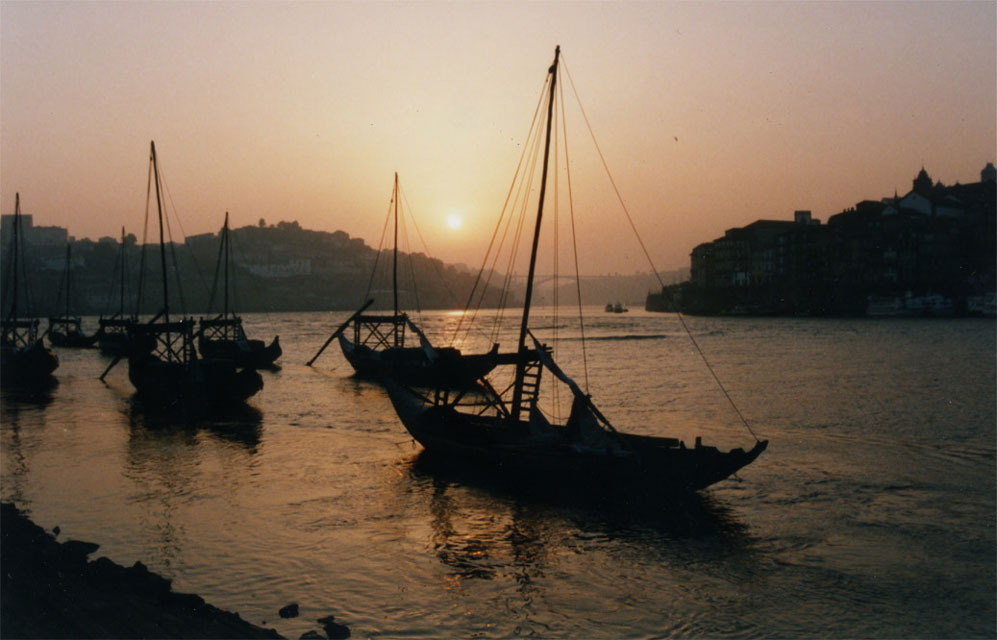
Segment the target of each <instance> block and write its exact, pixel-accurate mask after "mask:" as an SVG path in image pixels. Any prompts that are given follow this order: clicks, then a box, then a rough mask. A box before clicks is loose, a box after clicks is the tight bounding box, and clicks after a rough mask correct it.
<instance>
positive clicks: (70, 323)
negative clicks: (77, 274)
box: [48, 242, 98, 349]
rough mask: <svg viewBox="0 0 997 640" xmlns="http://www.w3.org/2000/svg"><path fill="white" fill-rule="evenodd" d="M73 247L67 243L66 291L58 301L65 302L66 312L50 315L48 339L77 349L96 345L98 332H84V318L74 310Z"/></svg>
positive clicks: (60, 345)
mask: <svg viewBox="0 0 997 640" xmlns="http://www.w3.org/2000/svg"><path fill="white" fill-rule="evenodd" d="M72 247H73V245H72V244H71V243H69V242H67V243H66V272H65V276H64V277H63V280H62V290H63V291H65V292H66V295H65V299H64V300H63V298H62V295H61V291H60V295H59V296H58V297H59V298H60V299H59V301H58V302H65V307H64V313H63V314H62V315H61V316H49V318H48V339H49V342H51V343H52V345H53V346H56V347H70V348H76V349H90V348H93V347H95V346H96V343H97V337H98V334H97V333H94V334H92V335H89V336H88V335H86V334H85V333H83V327H82V326H81V325H82V319H81V318H80V316H79V315H76V314H74V313H73V312H72V295H73V263H72Z"/></svg>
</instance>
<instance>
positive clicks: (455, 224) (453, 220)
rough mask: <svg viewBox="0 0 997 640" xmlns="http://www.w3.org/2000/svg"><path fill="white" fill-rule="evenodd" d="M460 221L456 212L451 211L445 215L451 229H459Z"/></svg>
mask: <svg viewBox="0 0 997 640" xmlns="http://www.w3.org/2000/svg"><path fill="white" fill-rule="evenodd" d="M461 222H462V220H461V218H460V216H459V215H457V214H456V213H451V214H450V215H448V216H447V226H448V227H450V228H451V229H460V225H461Z"/></svg>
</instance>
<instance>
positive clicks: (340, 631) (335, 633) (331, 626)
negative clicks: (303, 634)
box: [317, 616, 350, 640]
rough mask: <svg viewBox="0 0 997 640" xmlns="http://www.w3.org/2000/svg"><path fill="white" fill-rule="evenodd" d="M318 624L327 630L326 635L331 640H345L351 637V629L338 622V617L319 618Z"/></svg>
mask: <svg viewBox="0 0 997 640" xmlns="http://www.w3.org/2000/svg"><path fill="white" fill-rule="evenodd" d="M317 622H318V623H319V624H320V625H322V628H323V629H325V635H327V636H328V637H329V640H343V639H344V638H349V637H350V628H349V627H347V626H346V625H345V624H339V623H338V622H336V616H326V617H324V618H319V619H318V620H317Z"/></svg>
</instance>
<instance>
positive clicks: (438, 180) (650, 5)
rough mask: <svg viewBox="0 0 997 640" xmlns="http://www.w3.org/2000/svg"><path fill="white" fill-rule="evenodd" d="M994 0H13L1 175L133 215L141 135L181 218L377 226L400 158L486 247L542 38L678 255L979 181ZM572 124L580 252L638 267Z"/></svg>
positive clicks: (429, 212)
mask: <svg viewBox="0 0 997 640" xmlns="http://www.w3.org/2000/svg"><path fill="white" fill-rule="evenodd" d="M995 15H997V3H995V2H992V1H988V2H937V3H933V2H913V3H907V2H884V3H872V2H835V3H818V2H805V3H804V2H801V3H775V2H764V3H763V2H740V3H733V2H725V3H699V2H696V3H692V2H689V3H672V2H642V3H628V2H614V3H595V2H588V3H569V2H557V3H532V2H531V3H525V2H502V3H484V2H473V3H438V2H406V3H354V2H309V3H303V2H262V3H250V2H204V3H202V2H107V3H102V2H68V3H67V2H8V1H3V2H2V3H0V210H2V211H3V212H4V213H9V212H11V211H12V210H13V205H14V192H15V191H19V192H20V193H21V199H22V210H23V211H24V212H25V213H31V214H34V216H35V223H36V224H50V225H52V224H54V225H60V226H65V227H68V229H69V231H70V233H71V234H73V235H75V236H77V237H92V238H97V237H99V236H105V235H117V233H118V232H119V229H120V227H121V226H122V225H125V226H127V227H128V228H129V229H130V230H134V231H135V232H136V233H137V234H140V233H141V225H142V220H143V212H144V208H145V188H146V171H147V168H148V167H147V157H148V145H149V141H150V140H155V141H156V146H157V151H158V153H159V156H160V160H161V167H162V169H163V172H164V175H165V178H166V181H167V183H168V185H169V190H170V194H171V196H172V199H173V203H174V205H175V206H176V210H177V212H178V214H179V218H180V220H181V223H182V224H183V229H184V230H185V231H186V233H188V234H195V233H203V232H207V231H216V230H217V229H218V228H219V227H220V226H221V222H222V218H223V216H224V213H225V211H229V212H231V217H232V221H233V224H234V225H236V226H242V225H246V224H255V223H256V222H257V221H258V220H259V219H260V218H265V219H266V220H267V221H268V222H270V223H273V222H277V221H279V220H298V221H299V222H300V223H301V225H302V226H304V227H306V228H311V229H320V230H326V231H334V230H337V229H341V230H343V231H346V232H347V233H349V234H350V235H351V236H361V237H363V238H365V239H366V240H367V241H368V243H373V244H375V245H376V243H377V240H378V237H379V235H380V232H381V228H382V224H383V222H384V216H385V213H386V212H387V204H388V201H389V199H390V195H391V186H392V184H391V183H392V175H393V172H395V171H398V172H399V175H400V176H401V181H402V186H403V189H404V191H405V193H406V196H407V199H408V202H409V203H410V204H411V206H412V209H413V211H414V213H415V216H416V220H417V223H418V225H419V228H420V229H421V231H422V233H423V235H424V236H425V237H426V240H427V242H428V243H429V248H430V250H431V252H432V254H433V255H434V256H435V257H438V258H441V259H443V260H445V261H447V262H465V263H468V264H471V265H474V266H477V264H478V262H479V260H480V258H479V256H480V255H481V253H482V251H483V249H484V247H485V246H486V245H487V241H488V237H489V235H490V233H491V230H492V228H493V226H494V224H495V221H496V219H497V215H498V212H499V210H500V208H501V205H502V202H503V198H504V197H505V193H506V190H507V189H508V187H509V184H510V181H511V178H512V174H513V170H514V169H515V165H516V162H517V160H518V157H519V153H520V149H521V147H520V145H521V144H522V143H523V142H524V138H525V135H526V133H527V130H528V127H529V124H530V120H531V117H532V114H533V109H534V107H535V105H536V103H537V100H538V97H539V94H540V91H541V87H542V84H543V81H544V77H545V74H546V71H547V67H548V65H549V64H550V62H551V60H552V58H553V51H554V45H556V44H560V45H561V47H562V51H563V54H564V59H565V61H566V64H567V68H568V71H569V72H570V74H571V77H572V79H573V80H574V84H575V87H576V88H577V90H578V92H579V95H580V97H581V101H582V106H583V107H584V108H585V110H586V113H587V115H588V118H589V120H590V122H591V124H592V127H593V129H594V131H595V134H596V136H597V139H598V142H599V145H600V147H601V149H602V151H603V153H604V155H605V157H606V161H607V163H608V165H609V167H610V170H611V171H612V172H613V176H614V178H615V180H616V182H617V185H618V186H619V188H620V191H621V193H622V195H623V197H624V199H625V201H626V203H627V207H628V209H629V211H630V213H631V215H632V216H633V218H634V222H635V223H636V225H637V227H638V229H639V230H640V231H641V233H642V237H643V239H644V241H645V243H646V244H647V246H648V248H649V250H650V253H651V255H652V257H653V259H654V261H655V263H656V265H657V266H658V267H659V268H662V269H664V268H675V267H682V266H687V265H688V262H689V258H688V255H689V252H690V251H691V250H692V248H693V247H694V246H695V245H697V244H699V243H701V242H705V241H708V240H712V239H714V238H716V237H718V236H720V235H722V234H723V231H724V230H725V229H727V228H730V227H734V226H741V225H744V224H747V223H749V222H752V221H753V220H756V219H759V218H774V219H791V217H792V214H793V211H794V210H795V209H810V210H812V211H813V212H814V216H815V217H818V218H820V219H822V220H824V221H826V219H827V217H828V216H829V215H831V214H834V213H836V212H838V211H841V210H842V209H844V208H846V207H849V206H852V205H854V204H855V203H856V202H858V201H859V200H862V199H866V198H878V197H882V196H885V195H892V193H893V192H894V190H897V191H899V192H900V193H901V194H902V193H905V192H906V191H908V190H909V189H910V185H911V180H912V179H913V178H914V176H915V174H916V173H917V171H918V170H919V169H920V168H921V166H922V165H923V166H924V167H925V168H927V170H928V172H929V173H930V174H931V175H932V177H934V178H935V179H940V180H942V181H943V182H945V183H952V182H956V181H959V182H974V181H977V180H979V172H980V169H982V168H983V166H984V165H985V164H986V163H987V162H988V161H994V160H995V159H997V158H995V157H994V156H995V154H997V151H995V150H997V132H995V128H997V35H995V34H997V20H995ZM568 86H569V87H570V85H568ZM568 95H569V94H567V93H566V97H567V96H568ZM572 101H573V98H572ZM568 137H569V139H570V141H571V142H570V144H571V148H570V153H571V161H572V162H573V163H575V162H577V163H578V170H577V171H574V170H573V183H575V184H576V185H577V191H576V193H575V194H574V199H575V207H576V212H577V215H578V234H579V236H580V238H581V239H582V242H581V244H580V247H579V251H580V253H581V256H582V258H583V261H584V265H583V272H585V273H602V272H612V271H619V272H627V273H629V272H632V271H635V270H644V269H646V268H647V267H646V263H644V262H643V259H642V257H641V254H640V250H639V247H638V245H637V244H636V242H635V241H634V240H633V238H632V234H631V233H630V232H629V231H627V230H625V227H626V222H625V220H624V219H623V218H622V217H621V214H620V213H619V209H618V207H615V206H614V205H613V202H614V200H613V197H612V195H611V193H612V192H611V188H610V187H609V185H608V182H607V181H606V180H605V178H604V174H601V173H599V172H596V171H591V169H593V168H595V167H596V166H597V164H598V160H597V159H595V160H594V161H593V160H592V159H591V158H596V156H594V155H593V154H594V152H593V151H592V144H591V142H590V139H589V137H588V133H587V131H586V130H585V129H584V125H583V123H581V121H580V120H579V119H577V118H575V119H574V120H572V116H571V115H570V114H569V115H568ZM586 158H589V159H586ZM582 187H585V188H586V189H592V190H593V191H592V192H591V194H587V193H586V194H583V193H582ZM452 215H459V216H460V217H461V218H462V225H461V227H460V228H459V229H450V228H449V227H448V226H447V224H446V219H447V217H448V216H452ZM624 231H626V232H625V233H624ZM416 248H418V247H416Z"/></svg>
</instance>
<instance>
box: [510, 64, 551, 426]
mask: <svg viewBox="0 0 997 640" xmlns="http://www.w3.org/2000/svg"><path fill="white" fill-rule="evenodd" d="M560 57H561V47H560V45H558V46H557V47H555V48H554V64H552V65H550V69H549V70H548V73H550V96H549V98H548V99H547V138H546V140H545V141H544V164H543V173H542V174H541V178H540V203H539V204H538V205H537V223H536V227H534V229H533V248H532V249H531V251H530V270H529V272H528V274H527V276H526V297H525V298H524V300H523V322H522V324H521V325H520V327H519V348H518V350H517V353H518V354H519V358H518V359H517V360H516V380H515V382H514V384H513V390H512V419H513V420H518V419H519V414H520V412H521V411H522V406H521V405H522V402H523V377H524V375H525V373H526V331H527V328H528V324H529V321H530V303H531V302H532V300H533V276H534V273H535V272H536V266H537V246H538V245H539V244H540V222H541V220H542V219H543V212H544V194H545V193H546V191H547V163H548V159H549V158H550V129H551V124H552V123H551V121H552V119H553V113H554V86H555V85H556V84H557V64H558V60H559V59H560Z"/></svg>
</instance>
